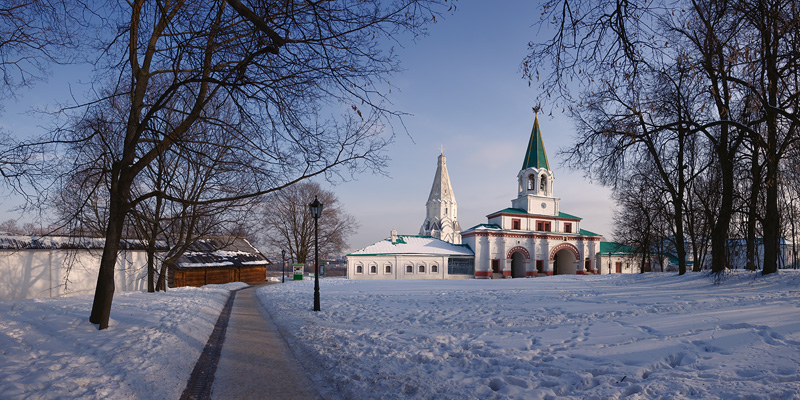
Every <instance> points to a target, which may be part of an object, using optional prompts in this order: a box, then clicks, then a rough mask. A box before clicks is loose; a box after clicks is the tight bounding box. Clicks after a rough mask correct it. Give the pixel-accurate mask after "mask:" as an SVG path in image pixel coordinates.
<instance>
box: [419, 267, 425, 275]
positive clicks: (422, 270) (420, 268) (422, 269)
mask: <svg viewBox="0 0 800 400" xmlns="http://www.w3.org/2000/svg"><path fill="white" fill-rule="evenodd" d="M419 273H420V274H424V273H425V266H424V265H420V266H419Z"/></svg>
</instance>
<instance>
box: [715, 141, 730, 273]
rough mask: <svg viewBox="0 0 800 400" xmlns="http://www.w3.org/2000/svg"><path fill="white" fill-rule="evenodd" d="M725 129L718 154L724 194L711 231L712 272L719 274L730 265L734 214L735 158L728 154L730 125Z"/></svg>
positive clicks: (718, 147) (718, 146)
mask: <svg viewBox="0 0 800 400" xmlns="http://www.w3.org/2000/svg"><path fill="white" fill-rule="evenodd" d="M721 130H722V131H723V133H722V135H721V138H720V141H719V144H717V154H718V156H719V165H720V174H721V176H722V188H721V189H722V190H721V191H722V196H721V198H720V207H719V213H718V214H717V220H716V221H715V223H714V229H713V231H712V232H711V272H713V273H716V274H719V273H722V272H723V271H725V268H727V267H728V254H727V246H726V245H727V241H728V231H729V230H730V224H731V216H732V215H733V192H734V190H733V189H734V188H733V172H734V171H733V160H731V157H730V156H729V154H728V132H727V131H728V127H727V126H722V127H721Z"/></svg>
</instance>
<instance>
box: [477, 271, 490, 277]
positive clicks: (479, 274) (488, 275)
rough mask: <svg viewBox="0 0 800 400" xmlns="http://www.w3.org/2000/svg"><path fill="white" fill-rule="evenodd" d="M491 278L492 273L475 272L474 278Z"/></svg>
mask: <svg viewBox="0 0 800 400" xmlns="http://www.w3.org/2000/svg"><path fill="white" fill-rule="evenodd" d="M491 276H492V271H475V277H476V278H490V277H491Z"/></svg>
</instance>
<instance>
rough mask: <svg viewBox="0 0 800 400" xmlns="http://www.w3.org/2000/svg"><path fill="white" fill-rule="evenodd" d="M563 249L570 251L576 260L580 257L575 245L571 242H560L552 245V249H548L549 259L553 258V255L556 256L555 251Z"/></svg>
mask: <svg viewBox="0 0 800 400" xmlns="http://www.w3.org/2000/svg"><path fill="white" fill-rule="evenodd" d="M564 249H567V250H569V251H571V252H572V255H574V256H575V259H576V260H580V259H581V255H580V253H579V252H578V249H577V248H576V247H575V246H573V245H572V244H571V243H561V244H559V245H557V246H556V247H553V249H552V250H550V260H553V259H554V258H555V256H556V253H558V252H559V251H561V250H564Z"/></svg>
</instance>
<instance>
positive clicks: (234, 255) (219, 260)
mask: <svg viewBox="0 0 800 400" xmlns="http://www.w3.org/2000/svg"><path fill="white" fill-rule="evenodd" d="M176 264H177V266H178V268H212V267H228V266H231V267H232V266H243V265H262V264H263V265H267V264H270V261H269V260H268V259H267V257H266V256H264V254H262V253H261V252H260V251H258V250H257V249H256V248H255V247H253V245H252V244H250V242H248V241H247V239H245V238H240V237H237V238H233V237H217V238H205V239H198V240H197V241H196V242H194V243H193V244H192V245H191V246H189V249H188V250H187V251H186V252H185V253H183V255H182V256H181V257H180V258H179V259H178V261H177V262H176Z"/></svg>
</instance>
